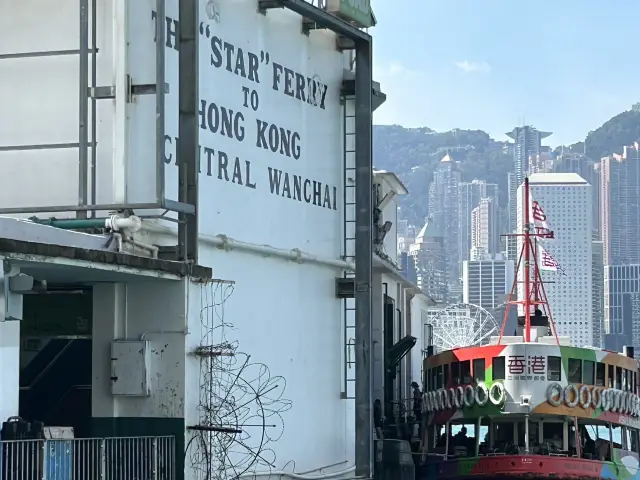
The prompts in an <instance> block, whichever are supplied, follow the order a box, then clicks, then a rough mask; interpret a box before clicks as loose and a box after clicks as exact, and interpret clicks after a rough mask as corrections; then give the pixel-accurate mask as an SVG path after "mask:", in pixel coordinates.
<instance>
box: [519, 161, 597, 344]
mask: <svg viewBox="0 0 640 480" xmlns="http://www.w3.org/2000/svg"><path fill="white" fill-rule="evenodd" d="M529 185H530V191H531V197H532V198H533V200H535V201H537V202H538V203H539V204H540V206H541V207H542V209H543V210H544V213H545V214H546V217H547V223H548V225H549V228H550V229H551V230H553V232H554V236H555V238H553V239H545V240H542V241H539V242H540V245H542V246H543V248H544V249H545V250H546V251H547V252H548V253H550V254H551V255H552V256H553V258H555V260H556V261H557V262H559V264H560V269H558V272H557V273H556V272H551V271H542V276H543V279H544V280H545V281H547V282H549V283H546V284H545V290H546V293H547V296H548V300H549V303H550V307H551V314H552V317H553V320H554V322H555V325H556V326H557V328H558V335H561V336H568V337H570V338H571V341H572V343H573V344H574V345H576V346H584V345H591V344H592V342H593V322H592V299H591V296H592V243H591V230H592V224H591V223H592V215H591V202H592V198H591V186H590V185H589V184H588V183H587V182H586V181H585V180H584V179H583V178H582V177H580V176H579V175H578V174H575V173H535V174H532V175H531V176H530V177H529ZM523 189H524V187H523V186H522V185H521V186H520V187H519V188H518V225H519V226H520V227H519V232H522V222H523ZM519 251H520V250H519ZM538 261H539V259H538ZM538 263H540V262H538ZM520 275H522V273H520ZM519 290H520V295H519V296H518V298H522V291H523V287H522V284H520V285H519Z"/></svg>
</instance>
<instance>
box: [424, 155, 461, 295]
mask: <svg viewBox="0 0 640 480" xmlns="http://www.w3.org/2000/svg"><path fill="white" fill-rule="evenodd" d="M459 185H460V169H459V168H458V164H457V163H456V162H455V161H454V160H453V159H452V158H451V157H450V156H449V155H445V156H444V158H443V159H442V160H441V161H440V163H439V164H438V167H437V168H436V170H435V172H434V173H433V181H432V182H431V185H430V187H429V217H430V218H432V219H433V221H434V222H435V224H436V225H437V226H438V228H439V230H440V232H441V233H442V238H443V240H444V254H445V255H444V256H445V258H444V262H445V272H446V278H447V283H448V284H449V285H450V286H451V287H452V288H453V289H455V287H457V286H458V285H459V283H460V247H459V238H458V234H459V230H460V217H459V212H458V210H459V208H458V189H459Z"/></svg>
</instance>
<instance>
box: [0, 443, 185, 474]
mask: <svg viewBox="0 0 640 480" xmlns="http://www.w3.org/2000/svg"><path fill="white" fill-rule="evenodd" d="M175 468H176V465H175V438H174V437H121V438H86V439H85V438H83V439H69V440H64V439H61V440H5V441H0V480H174V479H175V477H176V470H175Z"/></svg>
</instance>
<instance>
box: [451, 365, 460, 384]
mask: <svg viewBox="0 0 640 480" xmlns="http://www.w3.org/2000/svg"><path fill="white" fill-rule="evenodd" d="M451 383H452V384H453V385H458V384H459V383H460V362H453V363H452V364H451Z"/></svg>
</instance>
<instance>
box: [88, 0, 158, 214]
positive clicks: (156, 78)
mask: <svg viewBox="0 0 640 480" xmlns="http://www.w3.org/2000/svg"><path fill="white" fill-rule="evenodd" d="M94 1H95V0H94ZM156 13H157V16H156V202H157V203H158V205H162V202H163V201H164V196H165V195H164V188H165V185H164V127H165V126H164V117H165V90H164V84H165V57H166V48H165V0H156Z"/></svg>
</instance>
